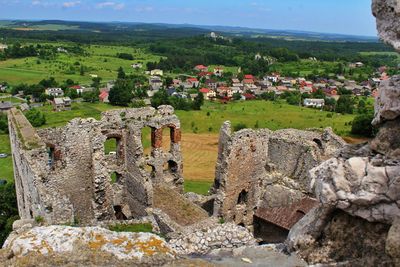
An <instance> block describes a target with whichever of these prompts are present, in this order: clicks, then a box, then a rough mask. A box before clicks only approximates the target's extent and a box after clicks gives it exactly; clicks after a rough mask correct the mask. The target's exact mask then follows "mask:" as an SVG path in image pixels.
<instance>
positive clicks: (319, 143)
mask: <svg viewBox="0 0 400 267" xmlns="http://www.w3.org/2000/svg"><path fill="white" fill-rule="evenodd" d="M313 141H314V143H316V144H317V145H318V147H319V148H320V149H322V142H321V140H319V139H317V138H314V139H313Z"/></svg>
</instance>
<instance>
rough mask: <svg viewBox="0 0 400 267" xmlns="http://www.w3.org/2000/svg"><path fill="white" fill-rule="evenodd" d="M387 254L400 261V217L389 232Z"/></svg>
mask: <svg viewBox="0 0 400 267" xmlns="http://www.w3.org/2000/svg"><path fill="white" fill-rule="evenodd" d="M386 253H388V254H389V255H390V256H392V257H393V258H397V259H398V260H399V261H400V217H399V218H397V219H396V221H395V222H394V223H393V225H392V227H390V230H389V232H388V237H387V239H386Z"/></svg>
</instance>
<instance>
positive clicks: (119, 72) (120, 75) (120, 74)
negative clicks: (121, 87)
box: [117, 67, 126, 79]
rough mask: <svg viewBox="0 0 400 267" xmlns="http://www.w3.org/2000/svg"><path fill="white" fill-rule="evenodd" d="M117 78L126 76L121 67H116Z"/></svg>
mask: <svg viewBox="0 0 400 267" xmlns="http://www.w3.org/2000/svg"><path fill="white" fill-rule="evenodd" d="M117 78H118V79H125V78H126V74H125V71H124V69H123V68H122V67H119V68H118V76H117Z"/></svg>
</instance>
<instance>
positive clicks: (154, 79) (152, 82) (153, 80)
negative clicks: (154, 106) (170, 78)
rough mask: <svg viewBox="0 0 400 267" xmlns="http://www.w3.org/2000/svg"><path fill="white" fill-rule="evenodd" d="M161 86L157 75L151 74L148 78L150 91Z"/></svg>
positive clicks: (156, 89)
mask: <svg viewBox="0 0 400 267" xmlns="http://www.w3.org/2000/svg"><path fill="white" fill-rule="evenodd" d="M162 86H163V82H162V80H161V78H160V77H159V76H151V77H150V78H149V87H150V90H152V91H158V90H160V88H161V87H162Z"/></svg>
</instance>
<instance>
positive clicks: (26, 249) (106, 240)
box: [3, 226, 175, 263]
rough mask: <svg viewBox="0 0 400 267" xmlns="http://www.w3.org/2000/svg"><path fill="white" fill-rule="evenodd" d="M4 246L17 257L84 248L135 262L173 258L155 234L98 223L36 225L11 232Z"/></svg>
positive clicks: (69, 251)
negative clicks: (95, 225) (27, 229)
mask: <svg viewBox="0 0 400 267" xmlns="http://www.w3.org/2000/svg"><path fill="white" fill-rule="evenodd" d="M3 248H4V249H8V250H10V251H12V254H13V256H14V257H17V258H19V257H24V256H26V255H30V254H34V255H42V256H45V257H46V256H49V257H50V256H52V255H58V256H60V255H64V254H65V255H66V254H74V253H77V254H85V253H86V252H87V251H90V252H92V253H95V254H97V256H98V257H101V256H102V255H104V254H106V255H111V256H112V257H114V258H115V259H117V260H120V261H132V262H135V263H145V262H147V263H148V262H152V261H154V262H156V261H164V262H166V261H170V260H173V259H174V258H175V252H174V250H173V249H172V248H171V247H170V246H169V245H168V243H166V242H165V241H164V240H163V239H161V238H160V237H158V236H156V235H154V234H150V233H117V232H112V231H109V230H106V229H104V228H100V227H83V228H78V227H68V226H48V227H35V228H33V229H31V230H29V231H27V232H25V233H22V234H20V235H18V236H10V238H8V239H7V240H6V242H5V244H4V247H3ZM77 248H79V252H78V251H77V250H76V249H77Z"/></svg>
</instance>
